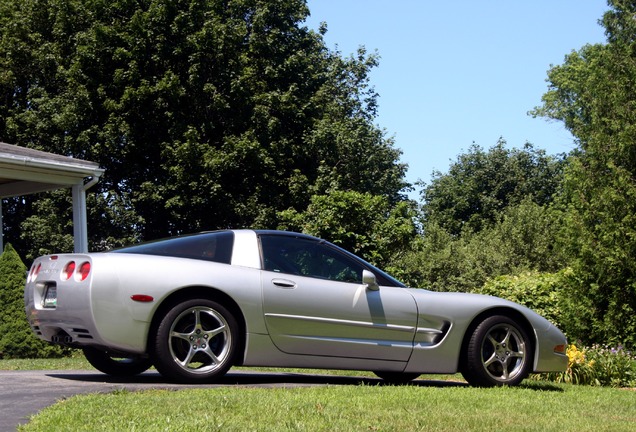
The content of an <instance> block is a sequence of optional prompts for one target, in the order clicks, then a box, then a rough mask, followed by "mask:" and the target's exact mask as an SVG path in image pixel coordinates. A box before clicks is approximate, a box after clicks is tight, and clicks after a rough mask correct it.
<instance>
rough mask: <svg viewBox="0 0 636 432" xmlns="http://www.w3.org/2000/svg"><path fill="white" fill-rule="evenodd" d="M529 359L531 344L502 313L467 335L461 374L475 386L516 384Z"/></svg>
mask: <svg viewBox="0 0 636 432" xmlns="http://www.w3.org/2000/svg"><path fill="white" fill-rule="evenodd" d="M531 362H532V343H531V341H530V338H529V337H528V335H527V334H526V332H525V331H524V330H523V328H522V327H521V326H520V325H518V324H517V323H515V322H514V321H513V320H512V319H510V318H508V317H506V316H492V317H489V318H486V319H485V320H484V321H482V322H481V323H480V324H479V325H478V326H477V328H476V329H475V331H474V332H473V334H472V335H471V337H470V339H469V341H468V346H467V349H466V358H465V359H464V366H463V368H462V375H463V376H464V378H465V379H466V381H468V383H469V384H471V385H474V386H478V387H492V386H502V385H517V384H519V383H520V382H521V381H523V379H524V378H526V377H527V376H528V374H529V372H530V368H531Z"/></svg>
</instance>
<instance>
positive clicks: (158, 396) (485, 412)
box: [0, 358, 636, 432]
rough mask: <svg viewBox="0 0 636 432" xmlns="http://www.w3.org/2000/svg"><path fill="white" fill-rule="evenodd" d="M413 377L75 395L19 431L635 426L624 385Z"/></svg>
mask: <svg viewBox="0 0 636 432" xmlns="http://www.w3.org/2000/svg"><path fill="white" fill-rule="evenodd" d="M88 367H89V366H87V365H86V363H85V362H84V361H83V360H82V359H81V358H75V359H70V360H67V359H65V360H64V362H62V363H58V361H57V360H56V361H43V360H37V361H26V360H11V361H8V360H4V361H0V369H5V370H6V369H11V370H16V369H65V368H69V369H71V368H78V369H83V368H88ZM297 372H302V371H297ZM307 372H308V373H317V372H319V371H313V370H312V371H307ZM322 373H330V372H329V371H323V372H322ZM356 374H358V375H359V374H360V372H357V373H356ZM421 378H423V379H424V381H421V382H419V384H417V385H407V386H381V385H330V386H321V387H296V388H281V387H277V388H252V387H243V386H236V387H233V386H228V387H220V388H206V389H203V388H202V389H196V388H195V389H187V390H179V391H170V390H148V391H142V392H128V391H117V392H114V393H110V394H95V395H79V396H75V397H72V398H69V399H67V400H63V401H60V402H58V403H57V404H55V405H53V406H51V407H49V408H47V409H45V410H43V411H42V412H40V413H39V414H37V415H36V416H34V417H33V418H32V419H31V421H30V422H29V423H28V424H26V425H24V426H21V427H20V428H19V430H20V431H57V430H60V431H62V430H68V431H149V430H152V431H157V430H163V431H217V430H218V431H250V430H254V431H428V430H430V431H473V430H479V431H481V430H489V431H493V430H515V431H535V430H536V431H560V432H562V431H577V432H581V431H630V432H633V431H634V430H636V392H634V391H632V390H629V389H612V388H600V387H587V386H573V385H566V384H563V385H561V384H554V383H548V382H542V381H531V380H526V381H525V382H524V383H523V384H522V385H521V386H520V387H512V388H494V389H479V388H471V387H467V386H466V387H465V386H456V385H455V386H440V385H438V384H439V381H428V380H427V378H428V377H427V376H422V377H421ZM435 378H436V379H437V378H439V377H435Z"/></svg>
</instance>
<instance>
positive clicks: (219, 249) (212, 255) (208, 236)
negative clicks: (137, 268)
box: [113, 231, 234, 264]
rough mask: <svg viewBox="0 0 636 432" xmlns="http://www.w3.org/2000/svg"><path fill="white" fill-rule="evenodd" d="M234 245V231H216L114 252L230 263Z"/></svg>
mask: <svg viewBox="0 0 636 432" xmlns="http://www.w3.org/2000/svg"><path fill="white" fill-rule="evenodd" d="M233 246H234V233H233V232H232V231H214V232H209V233H201V234H192V235H188V236H181V237H172V238H168V239H163V240H156V241H152V242H148V243H141V244H138V245H135V246H129V247H125V248H122V249H117V250H114V251H113V252H114V253H131V254H141V255H159V256H170V257H176V258H190V259H198V260H203V261H213V262H218V263H223V264H230V263H231V261H232V247H233Z"/></svg>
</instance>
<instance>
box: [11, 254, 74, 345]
mask: <svg viewBox="0 0 636 432" xmlns="http://www.w3.org/2000/svg"><path fill="white" fill-rule="evenodd" d="M26 271H27V268H26V266H25V265H24V263H23V262H22V260H21V259H20V256H19V255H18V253H17V252H16V251H15V249H14V248H13V247H12V246H11V245H10V244H7V245H6V246H5V249H4V252H3V253H2V255H0V308H1V310H2V314H1V315H0V357H3V358H34V357H45V358H47V357H60V356H62V355H64V354H65V353H66V352H67V351H68V349H66V350H65V349H62V348H61V347H58V346H54V345H50V344H48V343H46V342H44V341H42V340H40V339H38V337H37V336H36V335H35V334H34V333H33V331H32V330H31V328H30V326H29V323H28V322H27V320H26V315H25V313H24V284H25V282H26Z"/></svg>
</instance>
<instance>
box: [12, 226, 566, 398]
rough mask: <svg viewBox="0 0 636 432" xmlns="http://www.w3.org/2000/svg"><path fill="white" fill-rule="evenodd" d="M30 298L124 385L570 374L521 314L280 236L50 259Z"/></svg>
mask: <svg viewBox="0 0 636 432" xmlns="http://www.w3.org/2000/svg"><path fill="white" fill-rule="evenodd" d="M24 296H25V297H24V298H25V308H26V315H27V318H28V321H29V324H30V326H31V328H32V329H33V331H34V332H35V333H36V335H37V336H38V337H39V338H41V339H43V340H45V341H48V342H51V343H54V344H62V345H66V346H70V347H75V348H79V349H81V350H83V353H84V355H85V356H86V358H87V360H88V361H89V362H90V364H91V365H92V366H94V367H95V368H96V369H98V370H99V371H101V372H104V373H106V374H111V375H116V376H131V375H136V374H139V373H142V372H144V371H146V370H147V369H148V368H150V367H151V366H154V367H155V368H156V369H157V371H159V373H161V374H162V375H163V376H164V377H165V378H166V379H169V380H171V381H176V382H185V383H209V382H214V381H215V380H218V379H219V378H220V377H222V376H223V375H224V374H225V373H226V372H227V371H228V370H229V369H230V368H231V367H232V366H234V365H243V366H270V367H295V368H318V369H349V370H368V371H372V372H374V373H375V374H376V375H377V376H378V377H380V378H382V379H384V380H385V381H387V382H391V383H406V382H409V381H411V380H413V379H415V378H417V377H418V376H419V375H420V374H426V373H440V374H451V373H457V372H461V374H462V375H463V376H464V378H465V379H466V380H467V382H468V383H469V384H471V385H474V386H482V387H489V386H501V385H516V384H519V383H520V382H521V381H522V380H523V379H524V378H526V377H527V376H528V375H529V374H530V373H533V372H537V373H538V372H551V371H563V370H565V369H566V367H567V363H568V359H567V356H566V344H567V342H566V338H565V336H564V335H563V333H562V332H561V331H559V329H557V328H556V327H555V326H554V325H553V324H551V323H550V322H549V321H547V320H546V319H544V318H543V317H541V316H539V315H538V314H536V313H535V312H533V311H531V310H530V309H528V308H526V307H524V306H521V305H519V304H516V303H513V302H510V301H506V300H503V299H500V298H497V297H490V296H483V295H477V294H468V293H450V292H432V291H428V290H426V289H416V288H407V287H406V286H404V285H403V284H402V283H400V282H399V281H397V280H396V279H394V278H393V277H391V276H390V275H388V274H387V273H385V272H384V271H382V270H380V269H378V268H376V267H374V266H373V265H371V264H369V263H368V262H366V261H364V260H362V259H361V258H359V257H357V256H355V255H354V254H351V253H349V252H347V251H345V250H344V249H342V248H340V247H338V246H336V245H334V244H331V243H329V242H327V241H325V240H321V239H318V238H315V237H312V236H309V235H305V234H299V233H291V232H283V231H268V230H223V231H213V232H204V233H198V234H193V235H187V236H179V237H173V238H169V239H164V240H159V241H154V242H148V243H142V244H138V245H134V246H130V247H125V248H122V249H118V250H113V251H110V252H100V253H86V254H57V255H46V256H42V257H39V258H37V259H36V260H35V261H34V262H33V264H32V266H31V269H30V271H29V273H28V275H27V281H26V286H25V293H24Z"/></svg>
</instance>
